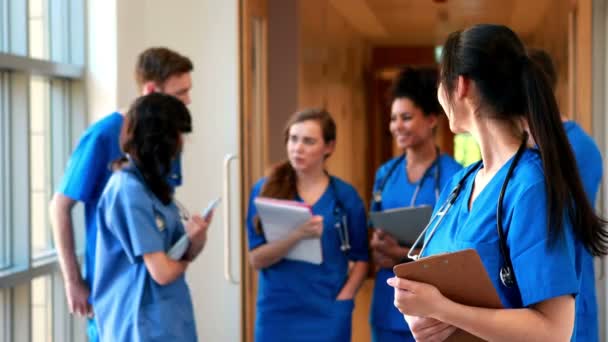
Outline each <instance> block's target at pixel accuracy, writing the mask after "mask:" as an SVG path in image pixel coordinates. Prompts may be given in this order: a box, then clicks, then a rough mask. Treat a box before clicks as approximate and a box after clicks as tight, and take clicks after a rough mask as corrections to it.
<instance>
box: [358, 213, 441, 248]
mask: <svg viewBox="0 0 608 342" xmlns="http://www.w3.org/2000/svg"><path fill="white" fill-rule="evenodd" d="M431 215H433V207H431V206H428V205H424V206H419V207H405V208H396V209H389V210H384V211H372V212H371V213H370V214H369V216H370V219H371V221H372V224H373V225H374V227H377V228H381V229H382V230H384V231H385V232H387V233H389V234H390V235H391V236H393V237H394V238H395V239H397V241H398V242H399V243H400V244H402V245H404V246H411V245H413V244H414V241H416V239H417V238H418V236H420V234H421V233H422V231H423V230H424V227H426V225H427V224H428V223H429V220H430V219H431Z"/></svg>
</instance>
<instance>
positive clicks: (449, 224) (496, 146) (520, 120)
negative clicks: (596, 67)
mask: <svg viewBox="0 0 608 342" xmlns="http://www.w3.org/2000/svg"><path fill="white" fill-rule="evenodd" d="M440 64H441V70H440V75H441V76H440V87H439V91H438V97H439V101H440V103H441V105H442V106H443V108H444V110H445V112H446V114H447V116H448V119H449V122H450V128H451V130H452V131H453V132H455V133H460V132H469V133H471V134H472V135H473V137H475V139H476V140H477V142H478V143H479V145H480V148H481V153H482V161H481V162H480V163H478V164H475V165H473V166H471V167H469V168H467V169H465V170H463V171H462V172H461V173H459V174H456V175H455V176H454V178H453V179H452V182H451V183H452V184H451V185H450V186H448V187H447V188H446V189H445V190H444V191H443V193H442V195H441V198H440V200H439V202H438V203H440V204H441V203H444V202H445V201H446V199H447V198H448V196H450V195H451V193H452V189H453V188H454V187H455V186H456V185H459V186H460V188H459V189H461V191H460V192H459V193H457V197H456V199H455V200H453V202H452V203H453V205H452V207H451V209H450V210H449V211H448V212H447V213H445V215H444V216H443V220H442V221H441V223H440V224H439V225H438V226H437V227H436V229H435V230H434V231H433V234H431V232H430V231H429V232H427V235H426V238H425V241H424V245H423V252H422V256H429V255H434V254H438V253H442V252H453V251H458V250H463V249H467V248H473V249H475V250H476V251H477V252H478V254H479V255H480V257H481V260H482V261H483V264H484V266H485V268H486V270H487V271H488V274H489V275H490V278H491V279H492V281H493V282H494V285H495V288H496V290H497V291H498V294H499V296H500V299H501V301H502V304H503V306H504V307H505V309H486V308H478V307H471V306H466V305H462V304H458V303H456V302H453V301H451V300H450V299H448V298H446V297H444V296H443V295H442V294H441V293H440V292H439V291H438V290H437V289H436V288H435V287H434V286H431V285H428V284H423V283H419V282H414V281H410V280H407V279H402V278H392V279H389V281H388V282H389V284H390V285H391V286H393V287H395V289H396V290H395V306H397V308H398V309H399V310H400V311H401V312H402V313H403V314H404V316H405V319H406V321H407V322H408V324H409V325H410V328H411V329H412V333H413V334H414V337H415V338H416V340H417V341H431V340H432V341H441V340H444V339H445V338H447V337H448V336H449V335H451V334H452V333H453V332H454V330H455V329H462V330H465V331H467V332H469V333H471V334H473V335H475V336H478V337H480V338H482V339H484V340H490V341H570V340H571V336H572V332H573V328H574V321H575V319H574V317H575V314H574V312H575V311H574V310H575V296H576V295H577V294H578V293H579V287H580V279H581V258H580V255H579V254H580V253H579V251H580V250H581V249H582V248H585V249H587V250H588V251H589V252H590V253H592V254H593V255H605V254H606V251H607V242H608V235H607V233H606V232H605V231H604V230H603V226H604V224H605V222H604V221H603V220H601V219H600V218H599V217H598V216H597V215H596V214H595V213H594V210H593V208H592V207H591V205H590V203H589V200H588V199H587V197H586V195H585V191H584V189H583V185H582V183H581V180H580V177H579V174H578V171H577V167H576V160H575V158H574V155H573V153H572V150H571V147H570V144H569V142H568V138H567V137H566V133H565V131H564V127H563V125H562V122H561V119H560V114H559V110H558V108H557V104H556V101H555V97H554V95H553V92H552V89H551V86H550V84H549V83H548V81H547V78H546V76H545V75H544V74H543V73H542V71H541V70H540V69H539V68H538V67H537V66H536V65H535V64H534V63H532V61H531V60H530V58H529V57H528V56H527V54H526V50H525V48H524V46H523V44H522V43H521V41H520V40H519V38H518V37H517V35H516V34H515V33H513V31H511V30H510V29H509V28H507V27H505V26H500V25H476V26H473V27H471V28H469V29H467V30H465V31H459V32H455V33H452V34H451V35H450V36H449V37H448V39H447V41H446V43H445V45H444V50H443V55H442V58H441V63H440ZM526 126H529V131H530V134H531V135H532V138H533V140H534V141H535V142H536V144H537V145H536V147H535V148H530V147H528V145H527V143H526V142H527V141H528V137H527V133H526ZM503 185H505V188H504V192H503V193H502V195H501V192H502V191H501V190H502V188H503ZM458 194H459V196H458ZM450 197H451V196H450ZM500 198H502V200H499V199H500ZM452 199H453V198H452ZM498 219H500V222H498ZM573 340H575V337H573Z"/></svg>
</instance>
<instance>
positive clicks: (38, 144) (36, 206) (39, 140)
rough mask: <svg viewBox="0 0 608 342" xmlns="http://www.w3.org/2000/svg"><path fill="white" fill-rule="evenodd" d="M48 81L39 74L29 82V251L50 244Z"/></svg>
mask: <svg viewBox="0 0 608 342" xmlns="http://www.w3.org/2000/svg"><path fill="white" fill-rule="evenodd" d="M49 97H50V85H49V81H48V80H46V79H43V78H40V77H32V79H31V83H30V172H31V174H30V177H31V178H30V191H31V193H30V198H31V205H30V221H31V227H32V231H31V237H32V238H31V239H32V240H31V241H32V255H33V256H34V257H36V256H37V255H39V254H41V253H43V252H45V251H48V250H49V249H51V248H52V236H51V227H50V224H49V219H48V209H47V207H48V202H49V200H50V197H51V186H50V184H51V181H50V179H51V172H50V167H49V165H50V162H49V161H50V156H51V143H50V142H51V130H50V101H49Z"/></svg>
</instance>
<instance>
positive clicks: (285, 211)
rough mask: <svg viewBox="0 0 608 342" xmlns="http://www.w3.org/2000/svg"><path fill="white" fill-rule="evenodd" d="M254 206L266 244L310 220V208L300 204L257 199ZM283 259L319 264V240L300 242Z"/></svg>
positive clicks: (271, 199)
mask: <svg viewBox="0 0 608 342" xmlns="http://www.w3.org/2000/svg"><path fill="white" fill-rule="evenodd" d="M254 204H255V207H256V209H257V212H258V216H259V217H260V220H261V221H262V229H263V230H264V237H265V238H266V241H268V242H272V241H276V240H281V239H284V238H286V237H287V235H289V233H290V232H291V231H292V230H294V229H296V228H298V227H299V226H301V225H302V224H304V223H306V222H307V221H308V220H310V219H311V218H312V210H311V208H310V206H308V205H306V204H304V203H301V202H296V201H287V200H277V199H274V198H267V197H257V198H256V199H255V200H254ZM285 259H289V260H298V261H304V262H310V263H313V264H317V265H319V264H321V263H322V262H323V255H322V252H321V238H311V239H303V240H300V241H299V242H298V243H297V244H296V245H294V246H293V248H292V249H291V250H290V251H289V253H287V255H286V256H285Z"/></svg>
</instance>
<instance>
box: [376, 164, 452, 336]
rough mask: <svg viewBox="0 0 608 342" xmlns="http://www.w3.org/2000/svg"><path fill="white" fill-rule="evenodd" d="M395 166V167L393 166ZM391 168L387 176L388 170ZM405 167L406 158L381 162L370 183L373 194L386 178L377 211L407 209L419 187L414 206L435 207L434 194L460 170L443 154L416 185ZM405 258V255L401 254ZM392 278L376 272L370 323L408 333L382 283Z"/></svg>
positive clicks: (389, 271)
mask: <svg viewBox="0 0 608 342" xmlns="http://www.w3.org/2000/svg"><path fill="white" fill-rule="evenodd" d="M395 163H398V165H394V164H395ZM393 166H394V169H393V171H392V172H390V174H388V173H389V171H390V169H391V168H393ZM406 166H407V160H406V158H400V157H397V158H393V159H391V160H389V161H388V162H386V163H384V164H383V165H382V166H380V168H378V171H377V172H376V179H375V181H374V192H376V191H378V189H379V187H380V184H381V183H382V182H383V180H384V179H385V178H386V177H387V175H388V178H387V179H386V183H385V186H384V188H383V189H382V205H381V208H376V209H377V210H379V211H382V210H387V209H393V208H401V207H409V206H410V204H411V201H412V198H413V196H414V194H415V192H416V188H417V187H418V186H420V190H419V191H418V195H417V196H416V199H415V202H414V205H415V206H419V205H431V206H434V205H435V201H436V200H437V198H436V197H437V195H436V193H440V192H441V190H442V189H443V188H444V187H445V185H446V184H447V183H448V182H449V181H450V179H452V176H453V175H454V174H455V173H456V172H458V171H460V170H461V169H462V166H461V165H460V164H458V163H457V162H456V161H455V160H454V159H452V158H451V157H450V156H448V155H446V154H443V155H441V156H440V158H439V160H438V163H435V164H433V165H432V166H431V167H430V168H429V170H427V172H426V173H425V174H424V175H423V177H422V178H421V179H420V180H419V181H417V182H410V180H409V179H408V178H407V174H406V172H405V169H406ZM437 167H439V173H438V175H439V189H436V187H437V185H436V180H435V175H436V171H437V170H436V168H437ZM404 257H405V255H404ZM393 276H394V273H393V270H392V269H388V268H385V269H380V270H379V271H378V272H377V273H376V280H375V285H374V294H373V298H372V306H371V310H370V322H371V324H372V325H373V326H374V327H377V328H381V329H383V330H391V331H409V327H408V326H407V324H405V321H404V320H403V315H402V314H401V313H400V312H399V310H397V308H395V306H394V305H393V301H394V298H393V294H394V290H393V288H392V287H390V286H388V284H387V283H386V280H387V279H388V278H392V277H393Z"/></svg>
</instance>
